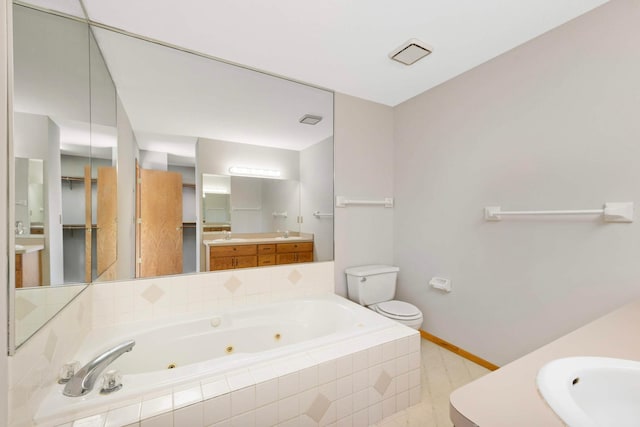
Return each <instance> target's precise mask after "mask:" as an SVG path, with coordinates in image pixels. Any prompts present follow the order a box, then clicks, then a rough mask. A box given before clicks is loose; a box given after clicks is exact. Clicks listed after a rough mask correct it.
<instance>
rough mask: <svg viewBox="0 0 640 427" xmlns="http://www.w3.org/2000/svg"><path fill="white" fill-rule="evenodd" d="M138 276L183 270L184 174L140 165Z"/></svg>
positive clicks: (159, 274)
mask: <svg viewBox="0 0 640 427" xmlns="http://www.w3.org/2000/svg"><path fill="white" fill-rule="evenodd" d="M138 197H139V198H138V205H139V215H137V218H138V226H137V227H136V230H137V232H138V236H137V239H136V240H137V241H138V242H139V250H137V251H136V252H137V253H138V259H137V266H138V268H136V272H137V273H138V274H137V277H153V276H163V275H167V274H181V273H182V175H181V174H179V173H177V172H166V171H156V170H149V169H142V168H139V180H138Z"/></svg>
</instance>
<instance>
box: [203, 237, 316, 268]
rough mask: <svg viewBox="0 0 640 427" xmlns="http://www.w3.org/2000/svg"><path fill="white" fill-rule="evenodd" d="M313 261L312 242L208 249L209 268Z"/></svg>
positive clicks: (247, 266) (212, 247) (227, 246)
mask: <svg viewBox="0 0 640 427" xmlns="http://www.w3.org/2000/svg"><path fill="white" fill-rule="evenodd" d="M312 261H313V242H299V243H265V244H256V245H220V246H211V247H210V249H209V270H210V271H215V270H232V269H235V268H249V267H258V266H260V267H262V266H269V265H277V264H294V263H298V262H312Z"/></svg>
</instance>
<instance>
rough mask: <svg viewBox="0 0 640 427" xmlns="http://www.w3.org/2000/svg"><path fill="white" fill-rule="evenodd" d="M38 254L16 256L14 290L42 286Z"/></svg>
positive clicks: (40, 263)
mask: <svg viewBox="0 0 640 427" xmlns="http://www.w3.org/2000/svg"><path fill="white" fill-rule="evenodd" d="M40 252H41V251H35V252H29V253H24V254H16V288H23V287H28V286H41V285H42V259H41V258H40Z"/></svg>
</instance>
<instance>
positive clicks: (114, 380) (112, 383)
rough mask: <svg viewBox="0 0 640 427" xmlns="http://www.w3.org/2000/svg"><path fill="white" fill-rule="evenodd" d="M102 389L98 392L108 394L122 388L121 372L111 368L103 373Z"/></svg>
mask: <svg viewBox="0 0 640 427" xmlns="http://www.w3.org/2000/svg"><path fill="white" fill-rule="evenodd" d="M102 378H103V380H104V381H103V383H102V389H100V394H109V393H113V392H114V391H118V390H120V389H121V388H122V374H121V373H120V371H117V370H115V369H111V370H109V371H107V372H105V373H104V376H103V377H102Z"/></svg>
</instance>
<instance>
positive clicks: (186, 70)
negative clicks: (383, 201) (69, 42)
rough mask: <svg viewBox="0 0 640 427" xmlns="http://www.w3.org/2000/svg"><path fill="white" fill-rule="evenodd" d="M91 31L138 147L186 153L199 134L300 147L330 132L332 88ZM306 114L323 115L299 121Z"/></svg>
mask: <svg viewBox="0 0 640 427" xmlns="http://www.w3.org/2000/svg"><path fill="white" fill-rule="evenodd" d="M94 34H95V36H96V39H97V41H98V45H99V46H100V50H101V51H102V54H103V56H104V59H105V62H106V64H107V67H108V68H109V71H110V73H111V76H112V77H113V80H114V83H115V86H116V88H117V89H118V94H119V96H120V99H121V100H122V104H123V105H124V107H125V109H126V111H127V115H128V116H129V119H130V120H131V123H132V126H133V128H134V130H135V131H136V138H137V140H138V145H139V147H140V148H141V149H153V150H155V151H164V152H169V153H172V154H176V155H180V156H186V155H188V154H186V151H180V150H181V147H182V148H183V149H185V150H186V149H187V147H188V146H191V149H192V150H193V144H194V143H195V140H196V139H197V138H198V137H200V138H209V139H219V140H224V141H230V142H241V143H245V144H254V145H261V146H267V147H278V148H284V149H290V150H302V149H305V148H307V147H309V146H311V145H313V144H316V143H318V142H320V141H322V140H324V139H326V138H328V137H330V136H331V135H332V133H333V95H332V93H331V92H328V91H325V90H319V89H316V88H312V87H309V86H307V85H302V84H298V83H293V82H291V81H288V80H285V79H280V78H275V77H273V76H270V75H268V74H264V73H257V72H255V71H251V70H247V69H245V68H241V67H236V66H233V65H229V64H226V63H224V62H219V61H212V60H210V59H207V58H203V57H201V56H197V55H193V54H190V53H186V52H183V51H179V50H176V49H171V48H168V47H165V46H161V45H158V44H154V43H149V42H146V41H144V40H140V39H137V38H133V37H128V36H124V35H122V34H119V33H115V32H113V31H109V30H104V29H100V28H95V29H94ZM305 114H314V115H318V116H321V117H323V119H322V121H320V123H318V124H317V125H314V126H310V125H304V124H300V123H299V122H298V120H299V119H300V118H301V117H302V116H303V115H305ZM190 140H191V141H193V142H192V143H191V144H189V141H190ZM161 143H162V144H163V145H162V146H160V144H161ZM172 147H174V148H172ZM194 155H195V151H194V152H193V153H192V154H191V156H194Z"/></svg>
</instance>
